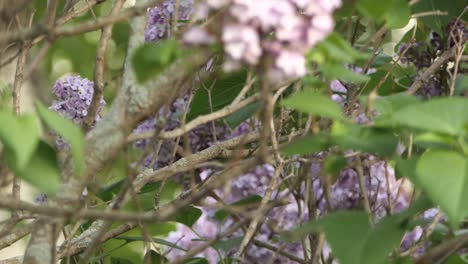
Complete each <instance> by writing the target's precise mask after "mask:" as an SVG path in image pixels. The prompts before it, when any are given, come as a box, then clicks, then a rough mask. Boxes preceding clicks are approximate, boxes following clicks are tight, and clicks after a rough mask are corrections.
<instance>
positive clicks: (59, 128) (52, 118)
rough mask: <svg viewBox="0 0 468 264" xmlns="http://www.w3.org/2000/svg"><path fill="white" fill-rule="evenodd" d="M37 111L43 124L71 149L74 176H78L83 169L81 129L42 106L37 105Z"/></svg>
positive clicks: (83, 142)
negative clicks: (60, 137)
mask: <svg viewBox="0 0 468 264" xmlns="http://www.w3.org/2000/svg"><path fill="white" fill-rule="evenodd" d="M37 110H38V113H39V115H40V116H41V118H42V119H43V120H44V122H45V123H46V124H47V126H49V127H50V128H51V129H52V130H54V131H55V132H56V133H57V134H59V135H60V136H62V137H63V138H64V139H65V140H66V141H67V143H68V144H70V147H71V153H72V156H73V160H74V165H75V174H76V176H80V175H81V172H82V170H83V167H84V145H85V140H84V136H83V133H82V132H81V129H80V128H79V127H78V126H77V125H75V124H74V123H73V122H72V121H70V120H68V119H66V118H64V117H62V116H60V115H59V114H58V113H56V112H54V111H50V110H48V109H47V108H45V107H44V106H43V105H42V104H40V103H38V104H37Z"/></svg>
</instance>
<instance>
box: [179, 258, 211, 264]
mask: <svg viewBox="0 0 468 264" xmlns="http://www.w3.org/2000/svg"><path fill="white" fill-rule="evenodd" d="M184 264H209V262H208V260H206V258H191V259H189V260H187V261H185V262H184Z"/></svg>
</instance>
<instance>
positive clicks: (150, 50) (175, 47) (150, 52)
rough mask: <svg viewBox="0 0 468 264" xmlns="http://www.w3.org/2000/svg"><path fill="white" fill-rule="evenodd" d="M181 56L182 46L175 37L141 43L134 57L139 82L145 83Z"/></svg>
mask: <svg viewBox="0 0 468 264" xmlns="http://www.w3.org/2000/svg"><path fill="white" fill-rule="evenodd" d="M180 56H181V47H180V46H179V44H178V42H177V40H175V39H173V38H171V39H167V40H164V41H158V42H157V43H154V42H151V43H145V44H143V45H141V46H140V47H138V48H137V50H136V51H135V53H134V54H133V57H132V65H133V70H134V72H135V75H136V77H137V80H138V82H139V83H143V82H145V81H147V80H149V79H151V78H152V77H154V76H156V75H158V74H159V73H161V72H162V71H163V70H164V69H165V68H166V67H167V66H168V65H170V64H171V63H172V62H174V61H175V60H176V59H177V58H179V57H180Z"/></svg>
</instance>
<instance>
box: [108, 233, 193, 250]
mask: <svg viewBox="0 0 468 264" xmlns="http://www.w3.org/2000/svg"><path fill="white" fill-rule="evenodd" d="M115 239H120V240H125V241H126V242H127V243H130V242H135V241H145V239H144V238H143V237H140V236H118V237H116V238H115ZM151 239H152V240H153V242H154V243H156V244H160V245H164V246H168V247H171V248H176V249H179V250H182V251H187V249H185V248H181V247H179V246H177V245H176V244H174V243H172V242H169V241H167V240H164V239H161V238H157V237H153V238H151Z"/></svg>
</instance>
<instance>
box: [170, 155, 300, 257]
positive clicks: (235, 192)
mask: <svg viewBox="0 0 468 264" xmlns="http://www.w3.org/2000/svg"><path fill="white" fill-rule="evenodd" d="M213 172H214V171H213V170H211V169H206V170H204V171H202V172H201V174H200V177H201V178H202V179H204V178H206V177H208V176H209V175H211V174H212V173H213ZM274 172H275V168H274V167H273V166H271V165H269V164H265V165H261V166H257V167H256V168H254V169H252V170H251V171H249V172H247V173H245V174H243V175H240V176H239V177H238V178H236V179H235V180H233V181H231V182H230V183H229V184H228V185H227V186H225V188H220V189H218V190H216V194H217V195H218V196H219V197H220V198H222V199H223V201H224V202H225V203H227V204H231V203H234V202H236V201H239V200H241V199H243V198H246V197H249V196H252V195H259V196H262V195H264V194H265V192H266V190H267V187H268V184H269V183H270V181H271V179H272V177H273V174H274ZM278 195H279V196H280V197H281V196H282V195H283V196H285V195H287V194H285V193H281V194H280V193H278ZM274 196H276V195H274ZM283 198H286V199H288V200H289V202H290V203H289V204H287V205H285V206H280V207H276V208H273V209H272V210H271V211H270V212H269V213H268V214H267V216H266V219H265V221H264V223H263V224H262V225H261V226H260V227H259V230H258V232H257V233H256V235H255V239H256V240H259V241H261V242H265V243H269V244H272V245H275V246H280V245H277V244H276V243H274V242H272V241H271V238H273V237H274V235H275V234H276V233H278V232H281V231H286V230H291V229H293V228H294V227H296V226H297V224H298V223H299V209H298V206H297V204H296V203H295V202H294V199H293V198H292V196H287V197H283ZM207 200H208V201H207V202H205V204H210V203H215V201H210V200H209V199H207ZM203 212H204V215H203V216H202V217H201V218H200V219H199V220H198V221H197V223H196V224H194V225H193V226H192V229H191V230H190V229H189V228H187V227H186V226H184V225H180V224H178V225H177V230H176V231H174V232H171V233H170V234H169V235H168V236H167V237H166V240H168V241H170V242H173V243H177V245H179V246H182V247H184V246H185V247H187V248H192V247H195V246H196V243H200V242H197V241H194V240H193V239H194V238H195V237H196V239H197V240H200V239H201V240H209V239H213V238H214V237H215V236H216V234H219V233H220V232H225V231H226V230H228V229H229V228H230V227H232V226H233V225H234V224H235V223H236V220H235V219H234V218H232V217H229V218H227V219H226V220H225V221H223V222H219V221H217V220H215V219H213V217H212V216H213V215H214V212H215V211H214V210H213V209H207V208H203ZM197 234H198V236H197ZM242 236H243V231H242V230H237V231H235V232H233V233H231V234H228V235H227V236H226V239H235V238H239V237H242ZM168 250H170V253H169V254H168V255H167V257H168V258H169V259H170V260H175V259H176V258H177V257H180V256H182V255H183V251H181V250H178V249H169V248H168ZM283 250H284V251H286V252H288V253H290V254H293V255H295V256H298V257H300V256H301V255H302V254H303V249H302V246H301V244H300V243H290V244H287V245H285V247H284V249H283ZM235 252H236V249H235V248H234V249H232V250H229V251H228V252H220V253H221V256H219V255H216V254H214V251H213V249H212V248H210V249H207V250H205V251H203V252H201V253H200V254H199V256H202V257H205V258H207V259H208V260H209V262H210V263H217V262H218V261H219V258H220V257H229V256H233V255H234V254H235ZM262 260H263V261H265V260H266V261H267V262H268V261H269V260H275V262H273V263H295V262H294V261H292V260H290V259H289V258H287V257H284V256H275V254H274V252H273V251H271V250H268V249H266V248H263V247H258V246H256V245H254V244H252V245H250V246H249V248H248V249H247V251H246V254H245V259H244V261H243V263H260V261H262Z"/></svg>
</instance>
